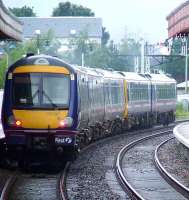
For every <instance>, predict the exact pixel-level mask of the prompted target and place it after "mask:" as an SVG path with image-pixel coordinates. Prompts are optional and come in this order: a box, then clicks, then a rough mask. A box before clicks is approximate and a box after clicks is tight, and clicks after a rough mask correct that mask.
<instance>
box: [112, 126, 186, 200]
mask: <svg viewBox="0 0 189 200" xmlns="http://www.w3.org/2000/svg"><path fill="white" fill-rule="evenodd" d="M171 132H172V130H167V131H163V132H159V133H158V134H154V135H150V136H147V137H144V138H141V139H139V140H136V141H134V142H131V143H130V144H128V145H126V146H125V147H124V148H122V150H121V151H120V152H119V154H118V156H117V160H116V175H117V177H118V180H119V181H120V182H121V185H122V188H123V189H124V190H125V191H126V192H127V193H128V194H129V196H130V198H131V199H140V200H144V199H153V200H156V199H157V200H161V199H162V200H166V199H171V200H174V199H175V200H181V199H185V198H184V197H183V196H182V195H181V194H180V193H178V192H177V191H176V190H174V189H173V188H172V187H171V186H170V185H169V184H167V182H166V181H165V180H164V179H163V178H162V177H161V176H160V175H159V173H158V171H157V170H156V168H155V166H154V163H153V155H154V150H155V146H157V145H158V144H159V143H161V142H162V141H164V140H165V139H167V138H170V137H171V136H169V133H171Z"/></svg>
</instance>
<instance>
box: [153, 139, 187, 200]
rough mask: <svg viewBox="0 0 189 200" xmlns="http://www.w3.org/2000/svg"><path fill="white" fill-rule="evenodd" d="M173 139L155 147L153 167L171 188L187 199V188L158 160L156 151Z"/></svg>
mask: <svg viewBox="0 0 189 200" xmlns="http://www.w3.org/2000/svg"><path fill="white" fill-rule="evenodd" d="M172 139H174V137H172V138H170V139H168V140H165V141H163V142H162V143H161V144H160V145H158V146H157V148H156V150H155V153H154V162H155V166H156V168H157V169H158V171H159V173H160V175H161V176H162V177H163V178H164V179H165V180H166V181H167V182H168V183H169V184H170V185H171V186H172V187H174V188H175V189H176V190H177V191H178V192H179V193H180V194H182V195H183V196H184V197H186V198H187V199H189V188H187V187H186V186H184V185H183V184H182V183H180V182H179V181H178V180H177V179H176V178H174V177H173V176H172V175H171V174H170V173H169V172H168V171H167V170H166V169H165V168H164V167H163V165H162V164H161V162H160V160H159V158H158V151H159V149H160V148H161V147H162V146H163V145H164V144H165V143H167V142H169V141H170V140H172Z"/></svg>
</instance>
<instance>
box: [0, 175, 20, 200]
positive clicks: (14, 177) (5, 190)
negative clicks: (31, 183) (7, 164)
mask: <svg viewBox="0 0 189 200" xmlns="http://www.w3.org/2000/svg"><path fill="white" fill-rule="evenodd" d="M16 180H17V175H16V173H14V174H13V175H11V177H9V178H8V179H7V181H6V183H5V185H4V187H3V190H2V192H1V197H0V200H8V198H9V195H10V191H11V189H12V187H13V185H14V183H15V182H16Z"/></svg>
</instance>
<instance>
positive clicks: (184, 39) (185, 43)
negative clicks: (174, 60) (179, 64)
mask: <svg viewBox="0 0 189 200" xmlns="http://www.w3.org/2000/svg"><path fill="white" fill-rule="evenodd" d="M181 40H182V53H181V54H182V55H183V56H185V94H187V90H188V40H187V36H184V37H182V38H181Z"/></svg>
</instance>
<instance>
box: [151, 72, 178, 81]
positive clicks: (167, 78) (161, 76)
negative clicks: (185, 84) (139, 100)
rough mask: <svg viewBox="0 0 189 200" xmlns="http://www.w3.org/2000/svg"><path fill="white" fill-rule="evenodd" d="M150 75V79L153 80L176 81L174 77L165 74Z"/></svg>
mask: <svg viewBox="0 0 189 200" xmlns="http://www.w3.org/2000/svg"><path fill="white" fill-rule="evenodd" d="M150 76H151V81H154V82H164V83H165V82H168V83H170V82H171V83H176V81H175V79H173V78H172V77H170V76H168V75H166V74H162V73H161V74H150Z"/></svg>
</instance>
